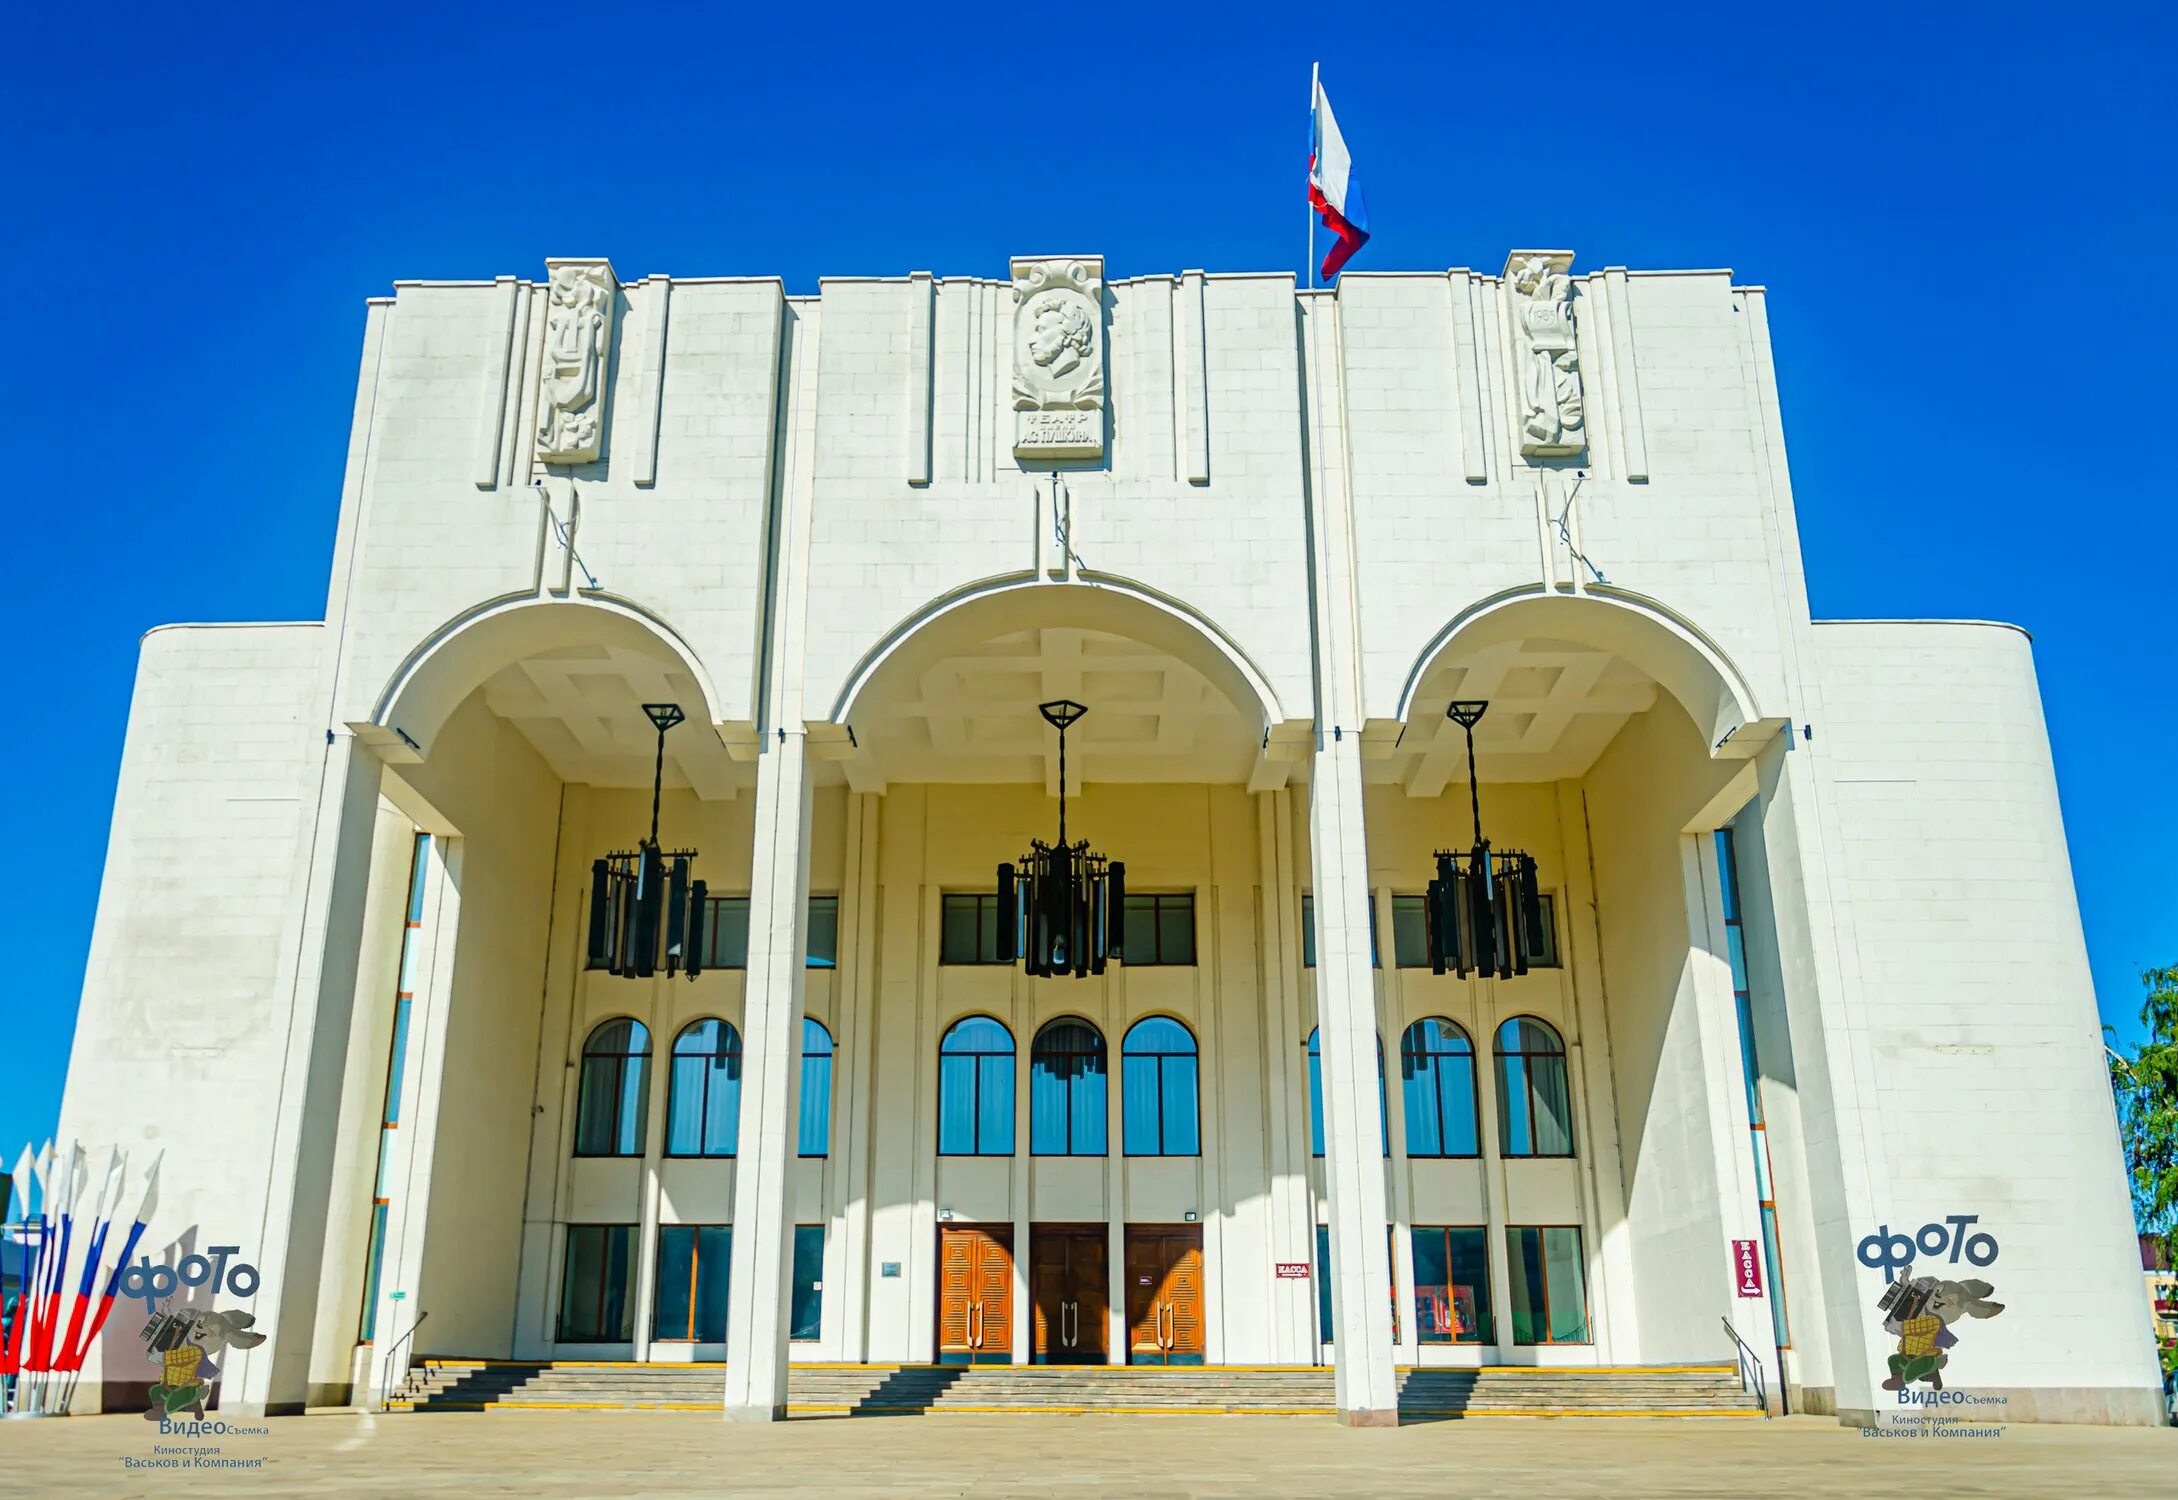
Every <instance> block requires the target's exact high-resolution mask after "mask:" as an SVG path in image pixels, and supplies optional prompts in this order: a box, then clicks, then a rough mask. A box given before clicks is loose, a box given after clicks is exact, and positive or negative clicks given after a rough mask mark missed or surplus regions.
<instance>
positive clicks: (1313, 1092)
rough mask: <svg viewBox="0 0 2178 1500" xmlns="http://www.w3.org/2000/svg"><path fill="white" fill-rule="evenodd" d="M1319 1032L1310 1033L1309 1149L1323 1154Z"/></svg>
mask: <svg viewBox="0 0 2178 1500" xmlns="http://www.w3.org/2000/svg"><path fill="white" fill-rule="evenodd" d="M1320 1035H1321V1034H1320V1033H1319V1032H1315V1031H1311V1032H1310V1033H1309V1034H1308V1149H1309V1150H1310V1151H1311V1152H1313V1153H1314V1154H1315V1155H1317V1156H1321V1155H1323V1049H1322V1047H1321V1045H1320V1043H1319V1037H1320Z"/></svg>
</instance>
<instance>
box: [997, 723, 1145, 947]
mask: <svg viewBox="0 0 2178 1500" xmlns="http://www.w3.org/2000/svg"><path fill="white" fill-rule="evenodd" d="M1037 710H1038V711H1039V712H1040V713H1042V714H1043V716H1044V721H1045V722H1046V723H1048V724H1050V725H1051V727H1052V728H1054V729H1056V730H1058V731H1059V837H1058V841H1057V842H1056V843H1050V844H1047V843H1045V842H1044V841H1043V840H1042V839H1034V840H1031V841H1030V843H1029V852H1028V853H1027V854H1025V855H1023V856H1022V857H1021V858H1020V859H1019V860H1018V861H1016V862H1015V864H1018V866H1019V867H1020V868H1019V874H1018V875H1016V873H1015V864H1003V865H1000V866H999V867H998V961H999V962H1000V963H1008V964H1010V963H1012V962H1013V961H1014V959H1015V958H1016V957H1020V958H1023V959H1025V960H1026V962H1027V966H1028V972H1029V974H1030V976H1031V977H1033V978H1037V979H1051V978H1055V977H1058V976H1061V975H1065V974H1072V975H1073V976H1074V977H1075V978H1076V979H1087V978H1088V977H1089V976H1090V975H1091V974H1101V973H1103V972H1104V965H1105V962H1106V960H1108V959H1110V958H1111V957H1112V956H1113V955H1114V953H1115V952H1116V951H1117V950H1118V947H1119V942H1118V939H1119V938H1120V936H1121V934H1122V933H1123V932H1124V931H1125V922H1126V913H1125V908H1126V904H1127V867H1126V866H1125V865H1124V864H1121V863H1120V862H1119V861H1118V860H1116V859H1110V860H1108V859H1106V858H1105V857H1104V856H1103V855H1101V854H1099V853H1097V852H1096V851H1095V850H1093V849H1091V848H1090V847H1089V841H1088V840H1087V839H1083V840H1082V841H1081V842H1080V843H1078V844H1069V843H1068V842H1067V841H1066V731H1067V730H1068V729H1070V728H1072V727H1073V725H1074V724H1075V723H1077V722H1078V721H1079V720H1080V719H1081V716H1082V715H1083V714H1085V713H1087V712H1089V710H1088V709H1087V708H1085V707H1083V706H1082V705H1081V704H1079V703H1076V702H1074V701H1073V700H1072V699H1070V698H1060V699H1058V700H1056V701H1055V702H1051V703H1040V704H1038V705H1037ZM1017 933H1018V935H1019V937H1020V938H1021V939H1025V941H1018V942H1017ZM1017 946H1018V947H1021V948H1024V949H1025V950H1026V951H1025V952H1023V953H1019V954H1017V953H1016V952H1015V949H1016V947H1017Z"/></svg>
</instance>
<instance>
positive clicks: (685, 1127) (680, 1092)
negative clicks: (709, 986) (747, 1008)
mask: <svg viewBox="0 0 2178 1500" xmlns="http://www.w3.org/2000/svg"><path fill="white" fill-rule="evenodd" d="M740 1135H741V1033H740V1032H738V1031H736V1030H734V1028H733V1023H732V1022H730V1021H721V1020H719V1019H717V1018H716V1017H708V1018H706V1019H704V1020H701V1021H691V1022H689V1023H688V1024H687V1025H686V1026H684V1027H682V1028H681V1034H680V1035H679V1036H677V1037H675V1038H674V1039H673V1076H672V1077H671V1078H670V1079H669V1080H667V1087H666V1148H665V1149H666V1155H668V1156H731V1155H733V1154H734V1149H735V1145H736V1143H737V1142H738V1141H739V1139H740Z"/></svg>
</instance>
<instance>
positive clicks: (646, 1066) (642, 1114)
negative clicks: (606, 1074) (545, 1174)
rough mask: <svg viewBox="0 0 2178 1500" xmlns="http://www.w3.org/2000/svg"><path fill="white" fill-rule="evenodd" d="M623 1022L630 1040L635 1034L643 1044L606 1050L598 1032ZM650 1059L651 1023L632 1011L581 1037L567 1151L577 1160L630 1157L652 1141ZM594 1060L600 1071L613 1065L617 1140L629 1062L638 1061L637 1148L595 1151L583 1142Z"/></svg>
mask: <svg viewBox="0 0 2178 1500" xmlns="http://www.w3.org/2000/svg"><path fill="white" fill-rule="evenodd" d="M623 1022H624V1023H626V1024H627V1025H628V1026H629V1027H630V1028H631V1030H630V1032H629V1037H630V1041H631V1043H632V1042H633V1041H634V1040H635V1039H636V1038H640V1039H641V1045H640V1046H639V1047H633V1048H632V1049H631V1050H627V1051H605V1050H603V1049H601V1048H600V1047H599V1046H598V1045H597V1039H598V1034H599V1033H600V1032H602V1031H604V1030H605V1029H606V1028H607V1027H609V1026H616V1025H619V1024H621V1023H623ZM650 1060H651V1045H650V1027H649V1026H647V1025H645V1024H644V1023H643V1022H642V1021H641V1020H639V1019H638V1018H636V1017H634V1016H630V1015H610V1016H607V1017H605V1019H603V1020H602V1021H599V1022H598V1023H597V1024H596V1025H595V1026H592V1027H591V1028H590V1031H589V1034H588V1035H587V1036H585V1037H584V1038H583V1039H582V1051H581V1053H580V1054H579V1056H578V1058H577V1061H576V1064H575V1118H574V1122H573V1124H574V1130H573V1137H574V1139H573V1141H572V1143H571V1144H572V1149H571V1150H570V1151H569V1153H568V1154H569V1155H570V1156H572V1157H574V1158H575V1159H576V1160H578V1161H579V1160H608V1161H612V1160H617V1161H627V1160H630V1159H632V1158H636V1157H640V1156H642V1155H643V1154H644V1152H645V1150H646V1148H647V1146H648V1144H649V1141H650V1077H649V1074H650ZM593 1061H595V1062H597V1063H598V1064H599V1065H600V1067H599V1071H601V1072H602V1071H603V1070H604V1068H605V1067H607V1066H610V1067H611V1069H612V1076H613V1089H612V1097H613V1106H614V1107H613V1113H612V1120H613V1131H612V1135H613V1140H614V1141H615V1142H618V1141H619V1139H620V1123H621V1119H622V1116H623V1114H624V1113H625V1111H626V1108H627V1104H626V1100H627V1094H628V1088H629V1084H628V1074H629V1071H630V1065H631V1064H634V1065H636V1066H635V1067H634V1069H633V1071H634V1073H635V1084H634V1089H635V1101H636V1102H635V1130H634V1134H635V1142H634V1148H633V1149H632V1150H620V1149H614V1150H610V1151H596V1150H588V1149H585V1148H584V1146H583V1139H582V1125H583V1120H584V1118H585V1111H584V1108H583V1104H584V1101H585V1100H586V1099H588V1097H589V1091H590V1077H591V1067H590V1065H591V1063H592V1062H593Z"/></svg>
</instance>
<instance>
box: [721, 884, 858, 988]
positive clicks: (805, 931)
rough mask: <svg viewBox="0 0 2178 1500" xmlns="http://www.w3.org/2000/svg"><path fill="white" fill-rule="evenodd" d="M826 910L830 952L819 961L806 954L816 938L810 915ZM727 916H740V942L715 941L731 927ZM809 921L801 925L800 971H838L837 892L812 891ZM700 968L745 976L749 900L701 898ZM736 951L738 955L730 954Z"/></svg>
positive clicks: (747, 958)
mask: <svg viewBox="0 0 2178 1500" xmlns="http://www.w3.org/2000/svg"><path fill="white" fill-rule="evenodd" d="M824 907H829V908H830V909H831V913H832V952H831V954H830V955H829V956H827V957H821V958H820V957H819V956H818V955H817V954H815V953H813V952H811V951H810V940H811V939H812V938H813V937H814V936H815V935H816V931H817V926H816V921H815V918H814V913H815V912H817V911H818V910H819V909H821V908H824ZM728 912H739V913H740V918H741V919H740V923H739V926H740V929H741V936H740V941H739V942H737V943H733V944H728V943H726V942H723V941H721V939H720V938H719V929H720V927H721V926H730V925H732V924H731V923H729V922H728V921H727V919H726V914H727V913H728ZM809 912H810V914H811V915H810V917H809V919H808V920H806V921H804V923H803V924H802V967H803V968H805V969H824V970H828V971H837V970H838V968H839V893H838V892H837V891H812V892H810V895H809ZM703 922H704V929H703V967H704V969H705V970H706V971H708V970H711V969H733V970H740V971H743V972H746V971H747V969H748V967H749V897H748V896H747V895H746V894H742V895H722V894H720V893H718V892H713V893H711V894H710V895H707V896H705V897H704V898H703ZM730 950H738V951H730Z"/></svg>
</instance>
